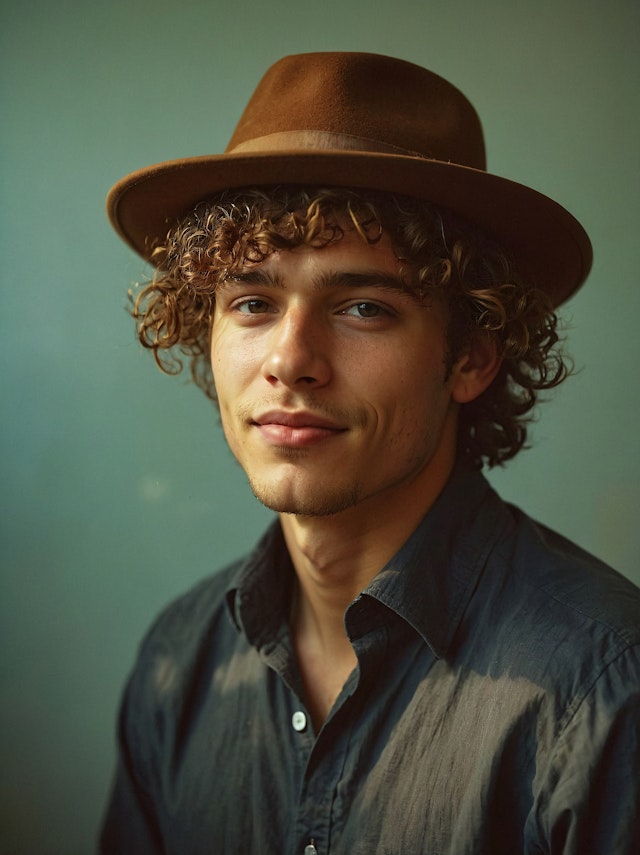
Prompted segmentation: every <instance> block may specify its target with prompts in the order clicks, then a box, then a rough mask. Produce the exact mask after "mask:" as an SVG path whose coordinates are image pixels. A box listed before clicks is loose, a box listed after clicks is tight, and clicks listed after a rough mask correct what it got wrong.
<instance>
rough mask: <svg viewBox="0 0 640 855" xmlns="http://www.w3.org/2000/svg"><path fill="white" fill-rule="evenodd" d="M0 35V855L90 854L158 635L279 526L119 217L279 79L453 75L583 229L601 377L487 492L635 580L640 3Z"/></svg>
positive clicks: (82, 6) (575, 337)
mask: <svg viewBox="0 0 640 855" xmlns="http://www.w3.org/2000/svg"><path fill="white" fill-rule="evenodd" d="M0 15H1V21H0V38H1V44H0V63H1V83H0V86H1V104H0V106H1V111H0V124H1V127H2V131H1V134H2V152H1V173H0V174H1V185H0V195H1V202H0V259H1V261H0V276H1V289H2V291H1V303H0V324H1V335H0V346H1V348H2V362H1V365H2V368H1V371H0V384H1V385H0V402H1V408H2V437H1V444H0V449H1V454H2V473H1V484H2V514H1V526H2V530H1V538H2V540H1V543H2V546H1V549H2V576H1V580H2V581H1V586H2V588H1V591H0V608H1V610H2V623H1V633H2V638H1V644H0V657H1V678H2V704H1V705H0V706H1V721H0V740H1V752H2V756H1V758H0V775H1V776H2V803H1V813H0V852H1V853H4V855H8V853H11V855H18V853H29V855H31V853H34V855H35V853H37V855H81V853H88V852H91V851H92V849H93V841H94V837H95V831H96V828H97V825H98V821H99V816H100V814H101V812H102V808H103V804H104V800H105V797H106V793H107V788H108V781H109V776H110V772H111V765H112V761H113V729H114V722H115V714H116V707H117V702H118V696H119V693H120V689H121V687H122V683H123V680H124V678H125V675H126V673H127V671H128V669H129V668H130V666H131V663H132V660H133V656H134V652H135V648H136V645H137V643H138V641H139V639H140V637H141V635H142V633H143V631H144V630H145V628H146V627H147V625H148V623H149V621H150V620H151V619H152V618H153V616H154V614H155V613H156V612H157V611H158V609H159V608H160V607H161V606H162V605H163V604H164V603H166V602H167V601H168V600H169V599H171V598H172V597H173V596H174V595H176V594H178V593H179V592H180V591H182V590H183V589H185V588H186V587H187V586H189V585H190V584H191V583H192V582H193V581H194V580H196V579H198V578H200V577H201V576H203V575H204V574H206V573H208V572H210V571H212V570H213V569H215V568H217V567H219V566H220V565H221V564H223V563H224V562H226V561H228V560H229V559H231V558H232V557H234V556H236V555H238V554H239V553H241V552H242V551H244V550H245V549H246V548H247V546H248V545H249V544H250V543H251V542H252V541H253V540H254V539H255V537H256V535H257V530H258V529H259V528H261V527H262V526H263V525H264V523H265V521H266V519H267V514H266V512H265V511H263V510H262V509H261V508H260V507H259V506H258V505H257V504H256V502H255V501H254V500H253V499H252V497H251V496H250V494H249V491H248V489H247V487H246V486H245V483H244V478H243V476H242V474H241V473H240V471H239V470H238V468H237V467H236V465H235V464H234V463H233V462H232V461H231V460H230V456H229V454H228V452H227V451H226V449H225V447H224V444H223V441H222V439H221V436H220V433H219V430H218V426H217V419H216V415H215V412H214V411H213V410H212V408H211V406H210V405H209V404H208V403H207V401H206V400H205V399H204V398H203V397H202V396H201V395H200V393H199V392H198V391H197V390H195V389H193V388H192V387H190V386H189V385H188V384H187V383H186V382H185V381H184V380H180V379H175V378H166V377H164V376H162V375H161V374H160V373H159V372H158V371H157V370H156V369H155V368H154V366H153V364H152V361H151V359H150V358H149V356H148V354H144V353H141V352H140V350H139V348H138V346H137V345H136V343H135V341H134V336H133V330H132V322H131V321H130V319H129V318H128V317H127V315H126V313H125V310H124V305H125V295H126V290H127V287H128V286H129V285H130V284H131V283H132V282H133V281H135V280H137V279H139V278H140V277H141V276H143V275H144V274H145V270H144V268H143V265H142V262H141V261H140V260H139V259H137V258H136V257H135V256H134V255H133V254H132V253H131V252H130V251H129V250H128V249H126V248H125V247H124V246H123V245H121V244H120V242H119V241H118V239H117V238H116V237H115V235H114V234H112V233H111V231H110V228H109V226H108V224H107V222H106V219H105V217H104V214H103V202H104V196H105V194H106V192H107V190H108V188H109V187H110V185H111V184H112V183H113V182H114V181H115V180H116V179H118V178H120V177H121V176H122V175H124V174H125V173H127V172H129V171H131V170H133V169H135V168H138V167H141V166H145V165H147V164H149V163H152V162H154V161H160V160H165V159H169V158H174V157H181V156H186V155H192V154H202V153H208V152H218V151H221V150H222V149H223V148H224V146H225V144H226V142H227V140H228V138H229V136H230V134H231V131H232V129H233V127H234V125H235V122H236V121H237V119H238V117H239V114H240V111H241V109H242V107H243V106H244V104H245V102H246V100H247V98H248V96H249V95H250V93H251V91H252V90H253V87H254V85H255V84H256V82H257V80H258V78H259V76H260V75H261V74H262V72H263V71H264V70H265V69H266V67H267V66H268V65H269V64H270V63H271V62H273V61H274V60H276V59H277V58H279V57H280V56H282V55H284V54H287V53H295V52H300V51H308V50H336V49H338V50H370V51H377V52H382V53H388V54H392V55H397V56H401V57H404V58H406V59H409V60H412V61H414V62H417V63H419V64H423V65H426V66H428V67H430V68H432V69H433V70H435V71H437V72H439V73H440V74H442V75H444V76H445V77H448V78H449V79H450V80H451V81H453V82H454V83H456V84H457V85H458V86H459V87H460V88H461V89H462V90H463V91H464V92H465V93H466V94H467V95H468V96H469V97H470V99H471V100H472V101H473V102H474V104H475V105H476V107H477V108H478V111H479V113H480V115H481V117H482V119H483V123H484V127H485V133H486V137H487V144H488V152H489V161H490V168H491V169H492V170H493V171H495V172H498V173H502V174H504V175H507V176H509V177H511V178H514V179H517V180H520V181H522V182H524V183H528V184H530V185H532V186H534V187H536V188H538V189H540V190H542V191H543V192H545V193H547V194H548V195H550V196H552V197H553V198H556V199H557V200H558V201H560V202H562V203H563V204H565V205H566V206H567V207H568V208H569V209H570V210H571V211H572V212H573V213H574V214H575V215H576V216H577V217H578V218H579V219H581V221H582V222H583V223H584V225H585V226H586V228H587V230H588V231H589V232H590V234H591V236H592V239H593V242H594V246H595V253H596V255H595V258H596V261H595V266H594V270H593V273H592V275H591V277H590V280H589V282H588V284H587V286H586V287H585V288H584V290H583V291H582V292H580V293H579V294H578V295H577V296H576V297H575V298H574V299H573V300H572V301H571V302H570V304H569V305H568V306H567V308H566V311H565V317H566V319H567V322H568V324H569V326H570V328H571V329H570V341H571V352H572V353H573V356H574V358H575V362H576V365H577V367H578V369H579V372H578V374H577V375H576V376H575V377H574V378H573V379H572V380H571V381H569V382H568V383H567V384H566V386H564V387H563V388H562V389H561V390H559V391H558V392H557V394H556V395H554V397H553V399H552V400H551V401H550V402H549V403H548V404H547V405H546V406H545V407H544V408H542V410H541V412H542V417H541V420H540V422H539V424H537V425H536V427H535V429H534V432H533V448H532V449H531V450H530V451H528V452H526V453H524V454H523V455H522V456H521V457H520V459H518V460H516V461H514V462H513V463H512V464H511V465H509V467H508V468H507V469H506V470H505V471H504V472H499V473H497V474H495V475H494V476H492V480H493V481H494V483H496V484H497V485H498V486H499V488H500V490H501V491H502V493H503V494H504V495H505V496H506V497H507V498H509V499H511V500H513V501H515V502H516V503H518V504H521V505H523V506H524V507H525V508H526V509H527V510H528V511H529V512H530V513H532V514H533V515H535V516H537V517H538V518H540V519H541V520H543V521H544V522H546V523H548V524H550V525H552V526H554V527H556V528H558V529H560V530H561V531H563V532H564V533H565V534H567V535H568V536H569V537H571V538H573V539H574V540H577V541H579V542H580V543H582V544H583V545H584V546H586V547H587V548H588V549H590V550H591V551H593V552H594V553H596V554H597V555H599V556H601V557H603V558H604V559H606V560H607V561H609V562H610V563H612V564H614V565H615V566H617V567H618V568H619V569H620V570H621V571H622V572H624V573H625V574H627V575H628V576H630V577H631V578H634V579H635V581H636V582H640V573H639V570H638V565H637V560H636V558H637V553H638V547H639V545H640V543H639V536H638V529H639V526H638V523H637V519H636V518H637V513H638V506H639V502H638V495H639V491H640V459H639V453H638V431H639V428H640V390H639V386H638V366H639V365H640V352H639V351H640V347H639V336H638V318H639V317H640V296H639V295H640V289H639V287H638V270H640V239H639V237H638V226H639V225H640V211H639V200H640V197H639V195H638V167H639V159H640V127H639V117H640V109H639V108H640V104H639V96H638V92H639V91H640V87H639V84H640V80H639V77H640V74H639V70H640V68H639V60H638V44H639V43H640V32H639V30H640V27H639V24H640V6H639V4H637V2H635V0H608V2H607V3H606V4H605V3H602V2H600V0H579V2H578V0H575V1H574V0H536V2H528V1H527V2H523V0H485V2H483V3H480V2H476V0H449V2H447V3H440V2H438V3H436V2H431V0H421V2H411V0H394V2H392V3H388V4H386V5H385V4H374V3H371V2H370V0H351V2H348V0H343V2H335V0H324V2H322V3H319V4H312V3H291V2H290V0H271V2H270V3H258V2H243V0H235V2H233V3H228V2H225V3H222V2H217V0H209V2H205V0H183V2H171V3H169V2H163V0H126V1H125V2H123V0H111V2H109V3H107V2H90V0H85V1H84V2H81V0H58V2H55V3H53V2H46V0H21V2H15V0H4V2H0ZM541 249H542V248H541Z"/></svg>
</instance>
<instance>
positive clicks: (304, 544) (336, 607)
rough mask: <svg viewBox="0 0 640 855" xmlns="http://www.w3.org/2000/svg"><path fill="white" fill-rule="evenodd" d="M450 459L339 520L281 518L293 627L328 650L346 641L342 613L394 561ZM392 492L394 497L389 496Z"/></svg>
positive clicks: (432, 499)
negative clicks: (292, 590)
mask: <svg viewBox="0 0 640 855" xmlns="http://www.w3.org/2000/svg"><path fill="white" fill-rule="evenodd" d="M453 464H454V457H453V456H451V457H450V458H449V459H447V460H446V461H445V462H444V465H441V466H439V467H438V468H437V469H436V471H435V472H434V471H433V470H431V471H430V473H429V476H428V477H424V478H422V479H418V480H417V481H416V482H415V483H413V484H410V485H406V484H405V485H400V486H398V487H397V488H396V491H397V493H398V495H397V496H393V495H390V491H386V492H385V495H384V498H383V499H382V500H381V499H380V498H379V497H376V496H373V497H371V498H370V499H368V500H365V501H363V502H361V503H359V504H358V505H357V506H354V507H353V508H350V509H348V510H346V511H343V512H341V513H339V514H335V515H329V516H321V517H312V516H296V515H292V514H283V515H281V524H282V529H283V532H284V537H285V541H286V543H287V548H288V550H289V554H290V555H291V559H292V562H293V566H294V568H295V571H296V575H297V579H298V592H297V609H296V613H297V625H298V626H299V625H300V623H303V624H304V625H305V627H306V628H307V630H310V629H312V630H313V631H314V633H315V634H317V636H318V637H319V638H322V639H325V642H326V644H327V645H328V646H330V643H331V639H333V640H334V642H335V641H336V640H340V641H345V642H346V641H347V639H346V634H345V631H344V624H343V621H344V613H345V611H346V609H347V607H348V606H349V604H350V603H351V602H352V601H353V599H354V598H355V597H356V596H357V595H358V594H359V593H360V592H361V591H362V590H363V589H364V588H366V587H367V585H368V584H369V583H370V582H371V581H372V580H373V578H374V577H375V576H376V575H377V573H378V572H379V571H380V570H381V569H382V568H383V567H384V566H385V564H387V562H388V561H389V560H390V559H391V558H392V557H393V556H394V555H395V553H396V552H397V551H398V550H399V549H400V547H401V546H402V545H403V544H404V543H405V542H406V540H407V539H408V538H409V536H410V535H411V533H412V532H413V531H414V529H415V528H416V527H417V525H418V524H419V522H420V520H421V519H422V517H423V516H424V515H425V514H426V513H427V511H428V510H429V509H430V507H431V506H432V505H433V503H434V502H435V500H436V498H437V497H438V495H439V494H440V492H441V491H442V489H443V487H444V485H445V484H446V482H447V480H448V478H449V475H450V474H451V471H452V469H453ZM391 492H393V491H391Z"/></svg>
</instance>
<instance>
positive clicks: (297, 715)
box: [291, 710, 315, 855]
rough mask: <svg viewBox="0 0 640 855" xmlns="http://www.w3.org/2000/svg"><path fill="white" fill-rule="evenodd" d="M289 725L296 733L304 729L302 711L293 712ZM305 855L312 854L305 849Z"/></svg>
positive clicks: (304, 721)
mask: <svg viewBox="0 0 640 855" xmlns="http://www.w3.org/2000/svg"><path fill="white" fill-rule="evenodd" d="M291 724H292V725H293V729H294V730H297V731H298V733H301V732H302V731H303V730H304V729H305V728H306V726H307V717H306V715H305V714H304V713H303V712H302V710H298V711H297V712H294V714H293V715H292V716H291ZM307 848H308V847H307ZM314 852H315V849H314ZM305 855H313V853H311V852H308V853H307V851H306V849H305Z"/></svg>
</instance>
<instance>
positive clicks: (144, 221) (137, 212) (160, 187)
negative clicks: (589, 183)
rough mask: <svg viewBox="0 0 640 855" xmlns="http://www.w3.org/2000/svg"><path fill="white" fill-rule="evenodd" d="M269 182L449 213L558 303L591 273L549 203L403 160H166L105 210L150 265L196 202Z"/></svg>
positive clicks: (131, 178) (583, 249)
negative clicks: (394, 197)
mask: <svg viewBox="0 0 640 855" xmlns="http://www.w3.org/2000/svg"><path fill="white" fill-rule="evenodd" d="M274 184H308V185H314V186H317V185H325V186H342V187H354V188H374V189H376V190H383V191H387V192H391V193H397V194H402V195H407V196H414V197H416V198H419V199H424V200H425V201H428V202H431V203H433V204H435V205H439V206H442V207H446V208H449V209H451V210H453V211H455V212H456V213H458V214H460V215H462V216H464V217H466V218H467V219H469V220H471V221H473V222H475V223H477V224H479V225H480V226H482V227H483V228H484V229H485V230H486V231H487V232H489V234H491V236H492V237H494V238H495V239H496V240H498V241H500V242H501V243H502V244H503V245H504V246H505V247H506V248H508V249H509V250H510V251H511V252H512V253H513V255H514V257H515V259H516V261H517V262H518V264H519V266H520V269H521V270H522V272H523V273H524V274H525V275H527V276H528V277H529V278H530V279H531V281H532V283H533V284H534V285H535V286H536V287H537V288H540V289H541V290H543V291H545V292H547V293H548V294H549V296H550V297H551V299H552V301H553V303H554V305H556V306H557V305H559V304H560V303H563V302H564V301H566V300H567V299H568V298H569V297H570V296H571V295H572V294H573V293H574V292H575V291H576V290H577V289H578V288H579V287H580V285H581V284H582V283H583V282H584V280H585V279H586V277H587V275H588V273H589V270H590V269H591V263H592V249H591V243H590V241H589V238H588V236H587V234H586V232H585V230H584V229H583V228H582V226H581V225H580V223H579V222H578V221H577V220H576V219H575V218H574V217H573V216H572V215H571V214H570V213H569V212H568V211H567V210H566V209H565V208H563V207H562V206H561V205H559V204H558V203H557V202H554V201H553V200H552V199H549V198H548V197H547V196H544V195H543V194H541V193H538V192H537V191H536V190H533V189H531V188H530V187H526V186H525V185H522V184H518V183H517V182H514V181H510V180H508V179H506V178H501V177H499V176H496V175H492V174H491V173H487V172H484V171H482V170H479V169H472V168H471V167H466V166H459V165H457V164H453V163H444V162H442V161H437V160H428V159H426V158H421V157H411V156H405V155H396V154H383V153H363V152H354V151H331V152H327V151H320V152H312V151H300V150H291V151H278V152H265V153H246V154H223V155H208V156H204V157H191V158H185V159H182V160H174V161H169V162H165V163H159V164H156V165H154V166H150V167H147V168H145V169H141V170H139V171H138V172H134V173H132V174H131V175H128V176H126V177H125V178H123V179H122V180H121V181H119V182H118V183H117V184H116V185H115V186H114V187H113V188H112V189H111V191H110V192H109V195H108V197H107V212H108V215H109V219H110V221H111V223H112V225H113V226H114V228H115V230H116V231H117V232H118V234H119V235H120V236H121V237H122V238H123V239H124V240H125V241H126V242H127V243H128V244H129V246H131V247H132V249H134V250H135V251H136V252H137V253H139V254H140V255H141V256H142V257H143V258H145V259H147V260H148V261H151V253H152V251H153V249H154V247H155V246H156V245H157V244H158V243H160V242H162V241H164V239H165V237H166V234H167V231H168V229H169V228H171V227H172V226H173V225H175V224H176V223H177V222H178V221H179V220H180V219H182V218H183V217H184V216H186V215H187V214H188V213H189V212H190V211H191V210H192V209H193V208H194V207H195V206H196V205H197V204H198V203H199V202H201V201H204V200H205V199H207V198H210V197H211V196H213V195H215V194H216V193H219V192H221V191H222V190H226V189H231V188H241V187H250V186H266V185H274Z"/></svg>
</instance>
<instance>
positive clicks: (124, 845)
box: [99, 673, 165, 855]
mask: <svg viewBox="0 0 640 855" xmlns="http://www.w3.org/2000/svg"><path fill="white" fill-rule="evenodd" d="M144 682H145V680H144V678H142V676H141V675H140V673H134V675H133V677H132V678H131V680H130V681H129V684H128V686H127V688H126V690H125V693H124V697H123V700H122V704H121V709H120V716H119V722H118V758H117V765H116V771H115V775H114V780H113V784H112V790H111V796H110V799H109V803H108V805H107V810H106V813H105V817H104V822H103V825H102V829H101V834H100V842H99V851H100V853H101V855H157V854H158V853H164V851H165V849H164V846H163V843H162V835H161V831H160V828H159V823H158V820H157V818H156V815H155V809H154V804H153V802H154V799H153V797H152V795H151V794H150V791H149V785H148V783H147V778H148V776H149V774H150V771H151V768H152V762H151V757H150V745H149V738H150V736H151V733H150V729H149V728H147V727H145V726H143V724H142V718H143V717H144V708H145V704H144V700H145V699H144V698H143V697H141V695H144V694H145V693H144V692H142V691H141V683H144ZM145 758H146V759H145Z"/></svg>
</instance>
